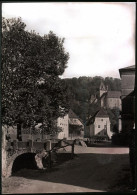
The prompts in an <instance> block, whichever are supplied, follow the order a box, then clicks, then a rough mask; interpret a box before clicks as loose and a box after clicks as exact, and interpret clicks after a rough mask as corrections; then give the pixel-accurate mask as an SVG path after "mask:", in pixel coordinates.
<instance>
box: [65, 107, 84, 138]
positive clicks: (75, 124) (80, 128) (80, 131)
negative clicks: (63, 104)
mask: <svg viewBox="0 0 137 195" xmlns="http://www.w3.org/2000/svg"><path fill="white" fill-rule="evenodd" d="M68 115H69V139H76V138H84V125H83V123H82V121H81V119H80V118H79V117H78V116H77V115H76V114H75V113H74V112H73V111H72V110H71V109H70V110H69V113H68Z"/></svg>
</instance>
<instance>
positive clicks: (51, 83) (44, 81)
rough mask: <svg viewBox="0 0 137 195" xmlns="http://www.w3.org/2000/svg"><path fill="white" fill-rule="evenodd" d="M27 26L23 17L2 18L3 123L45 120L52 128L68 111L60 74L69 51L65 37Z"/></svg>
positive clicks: (63, 83) (30, 122)
mask: <svg viewBox="0 0 137 195" xmlns="http://www.w3.org/2000/svg"><path fill="white" fill-rule="evenodd" d="M25 27H26V25H25V24H24V22H22V20H21V18H18V19H16V18H13V19H5V18H3V19H2V123H3V124H7V125H13V124H17V123H20V124H23V125H24V126H31V125H34V124H35V122H42V125H43V127H44V128H47V131H51V129H52V127H53V126H54V119H56V118H57V117H58V116H60V115H64V114H65V113H66V112H67V111H68V104H66V102H68V98H67V92H66V86H65V82H64V81H62V80H61V79H60V78H59V76H60V75H62V74H63V72H64V70H65V68H66V64H67V61H68V59H69V55H68V53H66V52H65V50H64V47H63V44H64V39H61V38H59V37H57V36H56V35H55V34H54V33H53V32H49V34H48V35H44V36H40V35H39V34H36V33H35V32H34V31H31V32H28V31H26V30H25ZM62 108H63V109H62Z"/></svg>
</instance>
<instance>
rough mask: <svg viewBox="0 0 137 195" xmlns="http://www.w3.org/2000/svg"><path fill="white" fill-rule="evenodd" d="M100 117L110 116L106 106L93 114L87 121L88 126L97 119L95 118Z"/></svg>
mask: <svg viewBox="0 0 137 195" xmlns="http://www.w3.org/2000/svg"><path fill="white" fill-rule="evenodd" d="M96 117H99V118H101V117H102V118H108V117H109V116H108V113H107V111H106V110H105V109H104V108H101V109H100V110H98V111H97V112H95V114H94V115H93V116H91V117H90V118H89V119H88V121H87V122H86V126H89V125H90V124H93V123H94V121H95V118H96Z"/></svg>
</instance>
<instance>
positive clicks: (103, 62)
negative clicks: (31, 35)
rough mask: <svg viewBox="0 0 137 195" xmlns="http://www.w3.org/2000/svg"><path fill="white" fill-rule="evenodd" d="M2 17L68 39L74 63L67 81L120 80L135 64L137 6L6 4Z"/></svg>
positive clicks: (64, 75)
mask: <svg viewBox="0 0 137 195" xmlns="http://www.w3.org/2000/svg"><path fill="white" fill-rule="evenodd" d="M2 16H3V17H6V18H11V17H21V18H22V20H23V21H24V22H25V23H26V24H27V30H35V31H36V32H38V33H39V34H41V35H44V34H47V33H48V32H49V31H50V30H52V31H53V32H54V33H56V34H57V35H58V36H60V37H62V38H63V37H64V38H65V44H64V47H65V49H66V51H68V52H69V54H70V59H69V62H68V68H67V69H66V70H65V72H64V74H63V78H66V77H79V76H103V77H106V76H112V77H117V78H119V71H118V69H119V68H123V67H126V66H130V65H134V64H135V2H123V3H120V2H118V3H117V2H115V3H112V2H110V3H92V2H89V3H87V2H85V3H84V2H71V3H70V2H65V3H59V2H58V3H53V2H51V3H3V4H2Z"/></svg>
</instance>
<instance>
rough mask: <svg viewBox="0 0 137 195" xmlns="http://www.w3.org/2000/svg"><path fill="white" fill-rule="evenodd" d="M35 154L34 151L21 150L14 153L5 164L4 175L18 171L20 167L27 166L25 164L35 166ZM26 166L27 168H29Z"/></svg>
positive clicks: (7, 175)
mask: <svg viewBox="0 0 137 195" xmlns="http://www.w3.org/2000/svg"><path fill="white" fill-rule="evenodd" d="M35 155H36V153H34V152H27V151H26V152H23V153H20V154H14V155H13V156H12V157H11V158H10V159H9V163H8V166H7V170H6V172H7V174H6V177H9V176H11V175H12V174H13V173H15V172H16V171H18V170H19V169H21V168H27V165H28V166H29V167H30V168H31V166H32V168H34V167H35V168H37V163H36V161H35ZM29 167H28V168H29Z"/></svg>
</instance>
